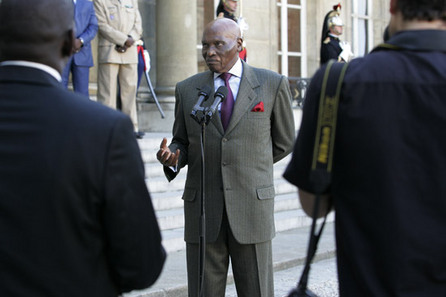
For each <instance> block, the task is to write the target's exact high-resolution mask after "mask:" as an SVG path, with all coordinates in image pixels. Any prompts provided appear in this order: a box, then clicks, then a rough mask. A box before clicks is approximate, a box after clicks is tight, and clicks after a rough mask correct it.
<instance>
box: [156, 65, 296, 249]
mask: <svg viewBox="0 0 446 297" xmlns="http://www.w3.org/2000/svg"><path fill="white" fill-rule="evenodd" d="M242 63H243V74H242V79H241V82H240V87H239V92H238V95H237V100H236V103H235V106H234V111H233V114H232V118H231V121H230V123H229V126H228V129H227V130H226V132H225V131H224V130H223V126H222V124H221V120H220V117H219V115H218V114H216V115H214V116H213V118H212V120H211V122H210V123H209V125H208V126H207V127H206V136H205V164H206V167H205V172H206V174H205V199H206V200H205V205H206V239H207V242H213V241H215V240H216V238H217V235H218V232H219V230H220V224H221V221H222V215H223V208H224V207H226V212H227V215H228V220H229V224H230V226H231V230H232V232H233V234H234V236H235V238H236V239H237V240H238V241H239V242H240V243H243V244H252V243H259V242H264V241H268V240H271V239H272V238H273V237H274V235H275V230H274V195H275V193H274V182H273V163H275V162H277V161H279V160H280V159H282V158H284V157H285V156H286V155H288V154H289V153H290V152H291V150H292V148H293V144H294V137H295V129H294V119H293V113H292V107H291V93H290V89H289V85H288V81H287V79H286V77H284V76H281V75H279V74H277V73H275V72H272V71H270V70H265V69H259V68H254V67H252V66H250V65H248V64H246V63H244V62H242ZM204 85H209V86H213V85H214V81H213V73H212V72H211V71H206V72H203V73H199V74H196V75H194V76H192V77H190V78H188V79H186V80H184V81H182V82H179V83H178V84H177V86H176V91H175V97H176V105H175V123H174V127H173V139H172V143H171V144H170V145H169V148H170V150H172V151H175V150H176V149H177V148H179V149H180V151H181V154H180V160H179V168H182V167H184V166H185V165H188V172H187V181H186V186H185V190H184V194H183V199H184V212H185V240H186V241H187V242H198V240H199V218H200V203H199V201H200V199H201V198H200V197H201V193H200V184H201V149H200V146H201V139H200V136H201V131H202V129H201V126H200V125H199V124H198V123H197V122H196V121H195V120H194V119H192V118H191V117H190V112H191V111H192V108H193V106H194V104H195V103H196V101H197V94H198V92H199V90H200V88H201V87H202V86H204ZM213 89H214V88H212V90H213ZM210 98H213V94H211V95H210ZM212 101H213V100H208V102H205V104H204V105H206V104H207V105H210V104H211V103H212ZM260 102H263V104H264V112H253V111H252V109H253V107H254V106H256V105H257V104H258V103H260ZM164 170H165V173H166V176H167V178H168V179H169V180H172V179H173V178H175V176H176V174H175V173H173V172H172V171H171V170H170V169H169V168H168V167H164Z"/></svg>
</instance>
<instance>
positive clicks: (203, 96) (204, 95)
mask: <svg viewBox="0 0 446 297" xmlns="http://www.w3.org/2000/svg"><path fill="white" fill-rule="evenodd" d="M211 91H212V88H211V87H210V86H207V85H205V86H203V87H201V90H200V91H199V92H198V100H197V103H195V106H194V108H192V111H191V113H190V116H191V117H192V118H193V119H195V120H196V121H197V122H199V119H198V118H197V112H198V111H199V110H201V111H203V107H201V104H202V103H203V101H206V100H207V99H208V98H209V93H211Z"/></svg>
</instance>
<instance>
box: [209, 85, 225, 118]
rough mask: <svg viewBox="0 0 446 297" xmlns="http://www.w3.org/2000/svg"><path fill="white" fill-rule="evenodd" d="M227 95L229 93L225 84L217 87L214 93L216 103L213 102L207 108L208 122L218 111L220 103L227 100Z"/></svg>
mask: <svg viewBox="0 0 446 297" xmlns="http://www.w3.org/2000/svg"><path fill="white" fill-rule="evenodd" d="M227 95H228V88H226V87H225V86H221V87H219V88H218V89H217V91H216V92H215V94H214V103H212V105H211V106H210V107H209V108H207V109H206V112H205V114H206V123H208V122H209V121H210V120H211V118H212V116H213V115H214V114H215V112H216V111H217V107H218V105H219V104H220V103H221V102H223V101H224V100H225V98H226V96H227Z"/></svg>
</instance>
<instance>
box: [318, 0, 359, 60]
mask: <svg viewBox="0 0 446 297" xmlns="http://www.w3.org/2000/svg"><path fill="white" fill-rule="evenodd" d="M340 11H341V4H340V3H339V4H337V5H335V6H333V10H331V11H330V12H328V13H327V14H326V15H325V18H324V25H323V28H322V38H321V52H320V61H321V65H323V64H325V63H327V62H328V61H329V60H331V59H334V60H337V61H338V62H342V61H343V62H348V61H349V60H350V59H351V58H352V57H353V54H352V52H351V47H350V44H349V43H347V42H345V41H341V40H340V39H339V36H341V35H342V33H343V29H344V23H343V22H342V19H341V17H340V16H339V15H340Z"/></svg>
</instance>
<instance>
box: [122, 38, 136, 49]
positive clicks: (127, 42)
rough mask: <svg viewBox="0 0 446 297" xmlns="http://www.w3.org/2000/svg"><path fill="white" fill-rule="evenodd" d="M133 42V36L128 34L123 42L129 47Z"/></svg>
mask: <svg viewBox="0 0 446 297" xmlns="http://www.w3.org/2000/svg"><path fill="white" fill-rule="evenodd" d="M134 43H135V40H133V38H132V37H131V36H129V38H127V40H126V41H125V43H124V46H125V47H127V48H129V47H131V46H132V45H133V44H134Z"/></svg>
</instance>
